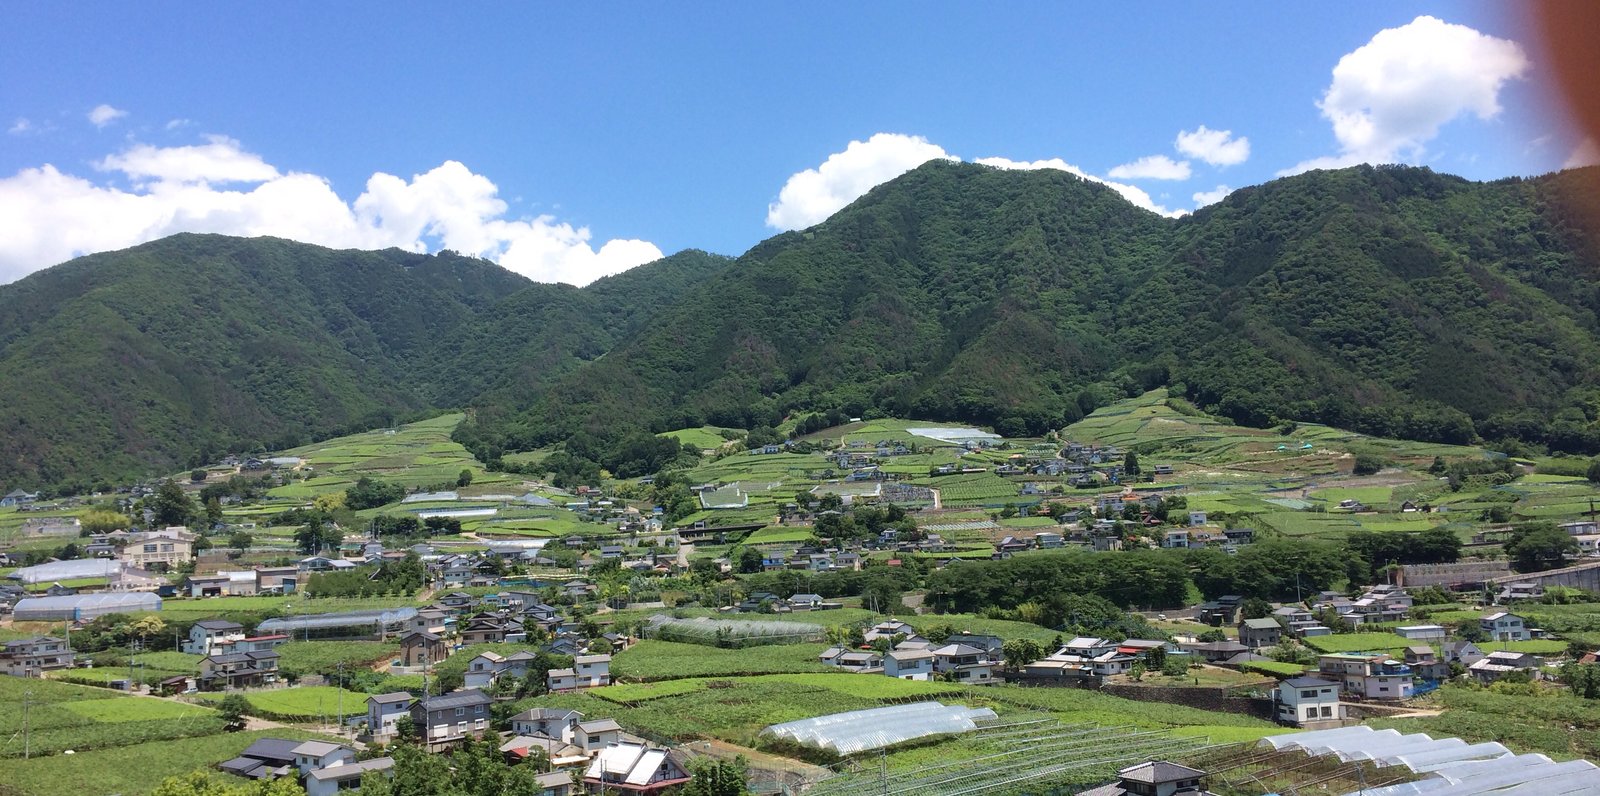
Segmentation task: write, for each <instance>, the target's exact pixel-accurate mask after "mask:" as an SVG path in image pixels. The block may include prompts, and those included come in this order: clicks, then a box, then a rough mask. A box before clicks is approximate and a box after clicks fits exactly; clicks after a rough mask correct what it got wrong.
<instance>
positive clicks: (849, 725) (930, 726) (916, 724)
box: [761, 702, 996, 755]
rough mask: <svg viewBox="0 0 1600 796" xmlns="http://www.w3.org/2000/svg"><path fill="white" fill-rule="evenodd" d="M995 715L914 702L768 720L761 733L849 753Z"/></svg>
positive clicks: (959, 728)
mask: <svg viewBox="0 0 1600 796" xmlns="http://www.w3.org/2000/svg"><path fill="white" fill-rule="evenodd" d="M995 718H996V716H995V712H994V711H992V710H990V709H988V708H969V707H965V706H963V705H945V704H943V703H940V702H917V703H915V704H911V705H893V706H890V707H884V708H868V709H866V710H852V711H849V712H847V713H831V714H829V715H826V716H816V717H814V718H809V719H800V720H798V721H790V722H785V723H783V724H774V725H772V726H770V727H767V728H766V729H764V730H762V731H761V734H762V735H767V736H771V737H773V738H779V739H783V740H786V741H792V742H794V743H797V744H800V745H801V746H811V747H815V748H817V749H824V750H827V751H829V752H833V753H835V754H839V755H852V754H855V753H857V752H864V751H868V750H871V749H882V748H884V747H886V746H893V745H894V744H897V743H901V742H903V741H910V740H914V739H916V738H926V737H928V736H930V735H949V734H954V733H964V732H971V731H973V730H975V729H977V728H978V725H979V723H980V722H987V721H993V720H994V719H995Z"/></svg>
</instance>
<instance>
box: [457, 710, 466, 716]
mask: <svg viewBox="0 0 1600 796" xmlns="http://www.w3.org/2000/svg"><path fill="white" fill-rule="evenodd" d="M456 715H457V716H465V715H467V709H466V708H456Z"/></svg>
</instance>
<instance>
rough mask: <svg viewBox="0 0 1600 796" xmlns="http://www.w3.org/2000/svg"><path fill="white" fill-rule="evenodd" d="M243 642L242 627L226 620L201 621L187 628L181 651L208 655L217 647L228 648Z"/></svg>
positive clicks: (216, 650) (215, 650)
mask: <svg viewBox="0 0 1600 796" xmlns="http://www.w3.org/2000/svg"><path fill="white" fill-rule="evenodd" d="M243 640H244V625H241V624H239V623H238V622H230V621H228V620H226V619H202V620H200V621H199V622H196V623H194V624H193V625H192V626H190V628H189V640H188V641H185V642H184V643H183V651H184V652H187V653H189V654H190V655H210V654H212V653H214V652H218V651H220V650H218V649H217V648H218V647H230V646H232V645H233V644H234V643H236V642H239V641H243Z"/></svg>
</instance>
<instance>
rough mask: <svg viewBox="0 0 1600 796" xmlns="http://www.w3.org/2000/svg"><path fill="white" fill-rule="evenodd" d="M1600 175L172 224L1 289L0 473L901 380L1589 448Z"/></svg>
mask: <svg viewBox="0 0 1600 796" xmlns="http://www.w3.org/2000/svg"><path fill="white" fill-rule="evenodd" d="M1594 177H1595V175H1594V173H1593V171H1592V170H1591V171H1590V172H1588V173H1585V172H1565V173H1562V174H1558V175H1552V176H1547V177H1541V178H1538V179H1530V180H1520V179H1511V180H1503V181H1498V182H1494V183H1471V182H1467V181H1465V180H1461V179H1458V178H1454V177H1449V176H1445V175H1440V174H1435V173H1433V172H1431V171H1429V170H1426V169H1417V168H1408V167H1382V168H1372V167H1357V168H1351V169H1344V170H1339V171H1322V172H1312V173H1308V174H1303V175H1299V176H1296V177H1290V178H1285V179H1281V180H1277V181H1274V182H1272V183H1268V184H1266V185H1262V186H1258V187H1255V188H1247V189H1244V190H1240V191H1237V192H1235V193H1234V194H1233V195H1232V196H1230V197H1228V198H1227V199H1226V200H1224V201H1223V202H1222V203H1220V204H1217V205H1213V206H1211V207H1208V208H1206V209H1203V210H1201V211H1200V212H1198V213H1196V214H1194V215H1192V216H1189V217H1185V218H1182V219H1177V220H1171V219H1165V218H1161V217H1158V216H1155V215H1153V214H1151V213H1148V212H1145V211H1143V210H1139V209H1137V208H1135V207H1133V206H1132V205H1130V204H1128V203H1127V202H1126V201H1124V200H1123V199H1122V198H1121V197H1120V196H1118V195H1117V194H1116V193H1115V192H1113V191H1111V190H1110V189H1108V188H1106V187H1104V186H1101V185H1098V184H1094V183H1090V182H1087V181H1084V180H1082V179H1079V178H1077V177H1074V176H1072V175H1070V174H1066V173H1064V172H1059V171H1051V170H1040V171H1026V172H1025V171H999V170H995V169H991V168H987V167H984V166H979V165H973V164H958V163H948V162H933V163H929V164H926V165H924V166H922V167H921V168H918V169H916V170H914V171H912V172H910V173H908V174H906V175H904V176H902V177H900V178H899V179H896V180H894V181H891V182H889V183H886V184H884V185H882V186H879V187H878V188H876V189H874V190H873V191H871V192H870V193H868V194H867V195H866V196H864V197H862V198H861V199H860V200H858V201H857V202H855V203H854V204H852V205H851V206H850V207H847V208H845V209H844V210H842V211H840V212H839V213H837V214H835V215H834V216H833V217H832V218H830V219H828V220H827V221H826V222H825V223H823V224H820V225H818V226H816V227H813V228H811V229H808V230H804V231H800V232H791V233H785V234H783V235H779V236H776V237H774V238H772V239H769V240H767V241H765V242H763V243H761V244H759V245H757V246H756V247H755V248H753V249H751V250H750V251H749V252H747V253H745V254H744V256H742V257H740V258H738V259H737V260H732V259H728V258H722V257H717V256H713V255H708V254H705V253H703V252H693V251H691V252H683V253H680V254H677V255H674V256H672V257H669V258H666V259H664V260H661V261H659V262H657V263H654V264H651V265H648V266H643V267H641V268H638V269H634V270H632V271H629V272H627V273H625V274H621V275H619V276H615V277H611V278H608V279H604V280H600V281H598V282H596V283H594V284H592V285H590V286H588V287H586V288H583V289H577V288H573V287H570V286H564V285H541V284H533V283H530V282H528V281H527V280H524V279H522V278H521V277H518V276H515V275H514V274H511V273H510V272H507V271H505V270H504V269H501V268H498V267H496V266H494V265H492V264H489V263H486V262H483V261H479V260H473V259H469V258H461V257H456V256H453V255H442V256H425V255H418V254H412V253H406V252H400V251H394V250H391V251H384V252H350V251H330V250H327V249H322V248H319V247H315V246H306V245H302V244H295V243H290V242H287V241H280V240H270V239H253V240H242V239H234V238H225V237H218V236H204V235H180V236H176V237H173V238H169V239H166V240H163V241H157V242H155V243H151V244H147V245H145V246H140V247H136V248H134V249H129V250H127V251H123V252H114V253H108V254H102V255H95V256H91V257H85V258H81V259H78V260H74V261H72V262H70V263H67V264H64V265H61V266H58V267H56V268H52V269H49V270H47V271H43V272H40V273H38V274H34V275H32V276H30V277H28V278H26V279H23V280H21V281H19V282H17V283H15V284H13V285H7V286H4V287H0V484H10V483H13V482H15V483H21V484H28V485H48V484H58V483H61V482H63V481H66V480H68V479H75V480H78V481H79V482H80V483H81V482H82V480H83V479H91V478H104V477H125V476H129V475H133V474H136V473H144V472H148V471H149V470H151V469H157V470H160V469H171V468H172V467H174V466H177V465H183V464H186V463H188V462H190V461H194V460H198V459H199V458H203V457H204V456H205V455H207V454H215V453H220V452H222V451H225V450H236V449H250V448H253V447H255V446H258V445H265V446H268V447H280V446H284V445H287V444H288V443H291V442H298V441H300V440H303V439H306V438H308V437H313V436H322V435H327V434H331V433H334V432H336V431H340V430H343V429H347V428H351V427H355V426H365V425H372V424H374V423H378V422H384V421H385V420H386V419H387V418H389V417H391V416H393V415H396V414H406V413H411V412H417V411H424V410H428V409H434V408H467V409H469V410H470V412H469V418H470V419H469V421H468V422H467V423H465V424H463V426H462V427H461V428H460V429H459V430H458V432H457V436H458V438H459V439H461V440H462V441H463V442H465V443H467V444H468V445H469V446H471V447H472V448H473V449H474V450H475V451H477V452H478V453H479V454H480V455H481V456H483V457H485V458H486V459H489V460H491V461H492V460H494V459H495V458H497V455H498V454H499V453H500V452H502V451H506V450H518V449H528V448H533V447H537V446H541V445H545V444H549V443H551V442H555V441H559V440H562V439H565V438H567V437H568V436H570V435H572V434H573V433H575V432H578V431H588V432H589V436H588V437H586V438H585V443H586V445H588V446H590V447H591V448H592V447H593V446H594V445H596V444H604V443H606V442H607V441H614V440H617V439H620V438H621V437H623V436H624V435H625V434H627V433H628V432H635V431H640V430H651V431H660V430H665V429H669V428H681V427H690V426H699V425H703V424H712V425H719V426H740V427H746V428H748V427H752V426H754V425H758V424H763V423H765V424H771V423H775V422H776V421H777V420H778V419H779V418H780V417H782V416H783V415H784V414H787V413H788V412H790V411H792V410H796V409H802V410H831V409H837V410H842V411H844V412H847V413H849V414H851V415H858V414H866V413H870V412H874V411H877V412H884V413H890V414H895V415H902V416H913V417H926V418H938V419H949V420H964V421H968V422H974V423H980V424H986V425H993V426H996V427H997V428H998V429H999V430H1000V431H1002V432H1004V433H1009V434H1017V433H1028V432H1032V433H1039V432H1042V431H1044V430H1046V429H1048V428H1052V427H1058V426H1060V425H1062V424H1065V423H1067V422H1071V421H1073V420H1076V419H1077V418H1079V417H1081V416H1082V415H1083V414H1084V413H1086V412H1088V411H1089V410H1091V409H1093V408H1094V407H1096V406H1099V405H1103V404H1105V403H1107V402H1109V401H1111V400H1114V399H1116V398H1119V397H1122V396H1125V395H1130V394H1134V393H1137V392H1141V391H1143V390H1145V389H1148V388H1151V387H1154V386H1158V385H1163V384H1164V385H1168V386H1170V387H1172V388H1173V390H1174V391H1175V392H1179V393H1182V394H1186V395H1188V396H1189V397H1190V398H1191V399H1193V400H1194V401H1195V402H1196V403H1199V404H1201V405H1203V406H1206V407H1208V408H1210V409H1211V410H1213V411H1215V412H1217V413H1219V414H1222V415H1224V416H1227V417H1229V418H1232V419H1234V420H1236V421H1239V422H1243V423H1249V424H1257V425H1260V424H1266V423H1270V422H1273V421H1275V420H1279V419H1302V420H1316V421H1322V422H1327V423H1331V424H1335V425H1339V426H1344V427H1349V428H1354V429H1357V430H1362V431H1368V432H1373V433H1378V434H1384V435H1391V436H1400V437H1412V438H1419V439H1429V440H1444V441H1467V440H1471V439H1474V438H1484V439H1488V440H1491V441H1496V440H1501V439H1519V440H1523V441H1525V442H1528V443H1531V444H1534V445H1544V446H1549V447H1551V448H1555V449H1560V450H1568V451H1585V452H1594V451H1600V425H1597V423H1596V419H1597V417H1600V256H1597V255H1596V243H1597V241H1600V236H1597V229H1600V211H1597V210H1596V209H1595V208H1597V207H1600V201H1597V200H1596V199H1597V197H1596V193H1595V191H1594V189H1593V185H1594V182H1595V180H1594Z"/></svg>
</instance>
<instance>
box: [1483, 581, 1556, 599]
mask: <svg viewBox="0 0 1600 796" xmlns="http://www.w3.org/2000/svg"><path fill="white" fill-rule="evenodd" d="M1543 598H1544V586H1542V585H1540V584H1539V582H1538V581H1518V582H1516V583H1507V584H1505V585H1504V586H1501V587H1500V591H1499V593H1498V594H1496V595H1495V598H1494V601H1495V602H1496V603H1497V604H1500V605H1507V604H1510V603H1520V602H1534V601H1537V600H1540V599H1543Z"/></svg>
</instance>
